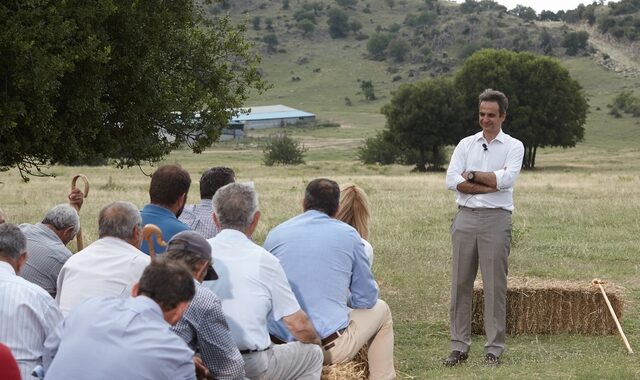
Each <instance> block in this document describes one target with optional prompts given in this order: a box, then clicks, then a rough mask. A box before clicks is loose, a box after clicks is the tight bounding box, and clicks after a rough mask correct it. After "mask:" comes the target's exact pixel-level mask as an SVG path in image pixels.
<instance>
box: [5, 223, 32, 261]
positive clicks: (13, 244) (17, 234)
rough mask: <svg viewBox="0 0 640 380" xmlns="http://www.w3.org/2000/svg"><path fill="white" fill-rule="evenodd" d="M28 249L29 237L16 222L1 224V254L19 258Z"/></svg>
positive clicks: (15, 258) (12, 258) (13, 258)
mask: <svg viewBox="0 0 640 380" xmlns="http://www.w3.org/2000/svg"><path fill="white" fill-rule="evenodd" d="M26 250H27V239H26V238H25V237H24V234H23V233H22V231H20V228H18V226H16V225H15V224H11V223H3V224H0V256H4V257H6V258H8V259H10V260H17V259H18V258H19V257H20V255H21V254H22V253H23V252H26Z"/></svg>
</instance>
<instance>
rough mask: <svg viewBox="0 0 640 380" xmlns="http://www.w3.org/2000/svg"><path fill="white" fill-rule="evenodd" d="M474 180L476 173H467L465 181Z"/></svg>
mask: <svg viewBox="0 0 640 380" xmlns="http://www.w3.org/2000/svg"><path fill="white" fill-rule="evenodd" d="M475 180H476V172H469V174H467V181H469V182H475Z"/></svg>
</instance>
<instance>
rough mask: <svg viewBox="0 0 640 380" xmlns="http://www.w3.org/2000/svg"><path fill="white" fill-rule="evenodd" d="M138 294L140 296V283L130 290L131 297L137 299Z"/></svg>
mask: <svg viewBox="0 0 640 380" xmlns="http://www.w3.org/2000/svg"><path fill="white" fill-rule="evenodd" d="M138 294H140V283H139V282H136V283H135V284H133V287H132V288H131V296H132V297H137V296H138Z"/></svg>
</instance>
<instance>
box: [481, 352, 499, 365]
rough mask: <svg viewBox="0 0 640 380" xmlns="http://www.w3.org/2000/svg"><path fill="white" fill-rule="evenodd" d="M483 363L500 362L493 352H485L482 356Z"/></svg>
mask: <svg viewBox="0 0 640 380" xmlns="http://www.w3.org/2000/svg"><path fill="white" fill-rule="evenodd" d="M484 364H487V365H498V364H500V358H499V357H498V356H495V355H494V354H486V355H485V356H484Z"/></svg>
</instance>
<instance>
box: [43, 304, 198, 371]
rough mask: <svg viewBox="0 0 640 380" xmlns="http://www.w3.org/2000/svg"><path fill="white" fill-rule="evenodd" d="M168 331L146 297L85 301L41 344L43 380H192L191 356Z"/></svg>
mask: <svg viewBox="0 0 640 380" xmlns="http://www.w3.org/2000/svg"><path fill="white" fill-rule="evenodd" d="M169 328H170V325H169V324H168V323H167V322H166V321H165V320H164V318H163V314H162V310H161V309H160V306H158V304H157V303H155V301H153V300H152V299H151V298H148V297H145V296H138V297H129V298H125V299H123V298H113V297H108V298H104V297H94V298H89V299H87V300H86V301H85V302H83V303H81V304H79V305H78V306H76V308H74V309H73V311H72V312H71V314H69V316H68V317H67V318H66V319H65V320H64V321H63V322H62V323H61V324H60V325H59V326H58V327H57V328H56V330H55V332H54V333H53V334H51V335H50V336H49V337H48V338H47V340H46V341H45V348H44V354H43V358H42V361H43V366H44V368H45V370H46V371H47V372H46V379H47V380H57V379H60V380H76V379H77V380H80V379H92V380H100V379H104V380H112V379H136V380H142V379H149V380H154V379H159V380H161V379H166V380H174V379H175V380H182V379H195V367H194V364H193V361H192V357H193V351H191V350H190V349H189V347H187V344H186V343H185V342H184V341H183V340H182V339H180V338H179V337H178V336H177V335H176V334H174V333H173V332H172V331H171V330H170V329H169Z"/></svg>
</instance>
